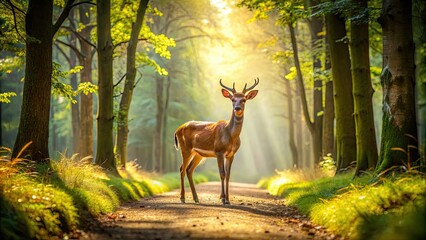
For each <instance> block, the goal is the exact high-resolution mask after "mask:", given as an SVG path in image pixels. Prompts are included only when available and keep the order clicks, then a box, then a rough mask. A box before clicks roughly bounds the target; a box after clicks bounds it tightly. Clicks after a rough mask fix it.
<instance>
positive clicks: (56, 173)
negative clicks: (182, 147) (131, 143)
mask: <svg viewBox="0 0 426 240" xmlns="http://www.w3.org/2000/svg"><path fill="white" fill-rule="evenodd" d="M8 151H10V150H8V149H2V154H3V153H7V152H8ZM76 159H77V158H76V156H74V157H71V158H65V157H62V158H61V159H60V160H57V161H52V163H51V165H35V164H33V163H32V162H30V161H27V160H25V159H23V158H15V159H13V160H10V159H8V157H7V156H3V157H1V159H0V189H1V192H0V193H1V195H0V209H1V217H0V222H1V224H0V235H1V236H2V238H3V237H4V238H5V239H33V238H36V239H48V238H51V237H53V236H58V237H67V236H70V234H71V236H73V235H75V234H78V231H77V228H78V227H79V224H80V225H81V224H84V222H86V221H87V219H86V218H91V217H94V216H99V215H103V214H108V213H110V212H112V211H114V210H115V209H116V208H117V207H118V206H119V205H120V204H121V203H122V202H124V201H129V200H138V199H140V198H141V197H146V196H151V195H154V194H158V193H161V192H165V191H169V190H171V189H173V188H176V187H178V186H179V175H178V174H177V173H169V174H166V175H162V176H159V175H155V174H152V173H142V172H141V171H140V169H139V166H138V165H137V164H135V163H133V164H129V166H128V167H127V168H126V169H122V170H120V174H121V175H122V176H123V178H120V177H116V176H109V175H108V174H106V173H105V172H104V171H103V170H102V169H101V168H100V167H98V166H95V165H93V164H92V163H89V162H87V160H86V159H84V158H83V159H82V160H76ZM28 169H33V170H34V171H31V170H28ZM209 177H211V174H210V175H203V174H197V175H195V178H194V181H195V182H197V183H198V182H206V181H208V179H209Z"/></svg>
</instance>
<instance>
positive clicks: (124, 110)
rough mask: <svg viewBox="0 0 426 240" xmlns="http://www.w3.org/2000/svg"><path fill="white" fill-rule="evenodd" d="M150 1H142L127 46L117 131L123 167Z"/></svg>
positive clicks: (117, 146) (118, 152) (119, 153)
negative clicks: (138, 50) (141, 36)
mask: <svg viewBox="0 0 426 240" xmlns="http://www.w3.org/2000/svg"><path fill="white" fill-rule="evenodd" d="M147 6H148V0H141V1H140V3H139V7H138V12H137V14H136V21H135V22H134V23H132V31H131V34H130V40H129V44H128V45H127V63H126V81H125V83H124V90H123V95H122V97H121V100H120V109H119V112H118V129H117V143H116V148H117V154H118V158H119V160H120V165H121V166H122V167H125V166H126V161H127V139H128V136H129V126H128V124H129V110H130V103H131V102H132V96H133V89H134V87H135V78H136V48H137V45H138V36H139V33H140V31H141V29H142V25H143V19H144V16H145V12H146V8H147Z"/></svg>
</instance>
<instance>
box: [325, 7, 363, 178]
mask: <svg viewBox="0 0 426 240" xmlns="http://www.w3.org/2000/svg"><path fill="white" fill-rule="evenodd" d="M326 26H327V27H326V28H327V38H328V44H329V48H330V60H331V72H332V76H333V88H334V89H333V91H334V107H335V117H336V156H335V160H336V170H337V173H338V172H340V171H341V170H343V169H345V168H346V167H348V166H349V165H350V163H352V162H355V161H356V139H355V122H354V118H353V112H354V99H353V96H352V76H351V62H350V57H349V48H348V44H347V41H346V40H345V38H346V28H345V20H344V19H343V18H342V17H341V16H340V15H338V14H337V13H336V14H333V13H330V14H327V15H326Z"/></svg>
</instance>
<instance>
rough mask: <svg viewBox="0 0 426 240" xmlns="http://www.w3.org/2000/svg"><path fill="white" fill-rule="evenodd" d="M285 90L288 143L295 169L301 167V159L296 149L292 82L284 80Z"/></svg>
mask: <svg viewBox="0 0 426 240" xmlns="http://www.w3.org/2000/svg"><path fill="white" fill-rule="evenodd" d="M284 83H285V88H286V95H287V109H288V111H287V112H288V128H289V131H288V134H289V136H288V141H289V144H290V151H291V158H292V159H293V167H298V168H299V167H301V166H300V163H299V158H298V156H297V147H296V141H295V137H294V129H295V122H294V117H293V114H294V113H293V94H292V90H293V89H291V84H290V81H289V80H287V79H284Z"/></svg>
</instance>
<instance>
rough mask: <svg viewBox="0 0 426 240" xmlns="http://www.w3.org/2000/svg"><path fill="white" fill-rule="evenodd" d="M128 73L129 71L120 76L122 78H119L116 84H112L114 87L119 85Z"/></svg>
mask: <svg viewBox="0 0 426 240" xmlns="http://www.w3.org/2000/svg"><path fill="white" fill-rule="evenodd" d="M126 75H127V73H125V74H124V75H123V76H122V77H121V78H120V80H118V82H117V83H116V84H114V86H112V88H115V87H117V86H118V85H119V84H120V83H121V81H123V79H124V77H125V76H126Z"/></svg>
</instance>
